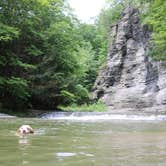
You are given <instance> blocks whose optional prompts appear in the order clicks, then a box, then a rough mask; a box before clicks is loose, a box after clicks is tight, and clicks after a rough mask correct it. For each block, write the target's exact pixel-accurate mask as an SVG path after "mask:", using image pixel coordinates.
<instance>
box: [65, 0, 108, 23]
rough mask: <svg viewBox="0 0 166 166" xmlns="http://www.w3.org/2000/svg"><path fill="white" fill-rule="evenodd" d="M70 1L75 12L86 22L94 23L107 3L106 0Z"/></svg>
mask: <svg viewBox="0 0 166 166" xmlns="http://www.w3.org/2000/svg"><path fill="white" fill-rule="evenodd" d="M68 2H69V4H70V6H71V7H72V9H73V10H74V11H73V12H74V14H75V15H76V16H77V17H78V18H79V19H80V20H82V21H83V22H86V23H93V20H94V18H95V17H96V16H97V15H98V14H99V13H100V10H101V9H102V8H103V7H104V4H105V0H68Z"/></svg>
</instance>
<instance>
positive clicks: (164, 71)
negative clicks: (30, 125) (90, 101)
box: [93, 7, 166, 112]
mask: <svg viewBox="0 0 166 166" xmlns="http://www.w3.org/2000/svg"><path fill="white" fill-rule="evenodd" d="M149 41H150V33H149V32H148V30H147V26H143V27H142V26H141V23H140V21H139V11H138V10H137V9H134V8H132V7H127V8H126V9H125V10H124V11H123V13H122V17H121V19H120V20H119V21H118V22H117V24H116V25H114V26H113V27H112V30H111V33H110V44H109V45H110V48H109V51H108V55H107V61H106V65H105V67H104V68H103V69H101V71H100V72H99V75H98V77H97V79H96V82H95V85H94V88H93V98H94V99H99V100H101V101H103V102H104V103H106V105H107V106H108V109H109V110H110V111H111V110H115V111H116V110H117V111H118V110H122V111H123V110H124V111H125V110H138V111H150V112H153V111H163V112H164V111H166V63H161V62H155V61H153V60H151V59H150V57H148V55H147V53H148V50H149V49H150V47H149Z"/></svg>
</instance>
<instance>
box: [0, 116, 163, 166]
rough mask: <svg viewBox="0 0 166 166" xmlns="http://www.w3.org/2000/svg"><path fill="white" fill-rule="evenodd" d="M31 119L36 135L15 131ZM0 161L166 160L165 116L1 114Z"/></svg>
mask: <svg viewBox="0 0 166 166" xmlns="http://www.w3.org/2000/svg"><path fill="white" fill-rule="evenodd" d="M22 124H30V125H31V126H32V127H33V128H34V129H35V134H34V135H28V136H25V137H18V136H16V135H15V131H16V130H17V128H18V127H19V126H20V125H22ZM0 165H1V166H23V165H25V166H166V121H165V120H164V119H163V118H159V119H155V118H154V117H153V118H152V119H148V118H144V119H141V118H140V119H138V118H136V117H135V120H131V119H125V120H124V119H123V118H119V119H118V118H114V119H113V118H108V117H107V118H106V119H104V118H97V119H96V120H94V119H93V118H92V117H91V118H90V119H87V118H83V119H77V120H76V118H75V119H74V118H73V119H72V118H71V117H70V118H67V117H65V118H60V119H57V118H55V119H53V120H48V119H47V120H46V119H19V118H18V119H0Z"/></svg>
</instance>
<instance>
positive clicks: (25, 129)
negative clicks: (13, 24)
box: [17, 125, 34, 134]
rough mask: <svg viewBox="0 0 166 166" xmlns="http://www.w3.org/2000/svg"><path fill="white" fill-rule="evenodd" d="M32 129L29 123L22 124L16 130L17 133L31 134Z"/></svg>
mask: <svg viewBox="0 0 166 166" xmlns="http://www.w3.org/2000/svg"><path fill="white" fill-rule="evenodd" d="M33 133H34V130H33V129H32V127H31V126H29V125H22V126H21V127H20V128H19V129H18V130H17V134H33Z"/></svg>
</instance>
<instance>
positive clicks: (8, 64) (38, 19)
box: [0, 0, 166, 110]
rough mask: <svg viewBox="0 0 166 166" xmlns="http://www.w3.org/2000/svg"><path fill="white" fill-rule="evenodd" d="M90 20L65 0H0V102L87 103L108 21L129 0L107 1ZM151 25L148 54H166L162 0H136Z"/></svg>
mask: <svg viewBox="0 0 166 166" xmlns="http://www.w3.org/2000/svg"><path fill="white" fill-rule="evenodd" d="M107 3H108V4H107V7H106V8H104V9H103V10H102V11H101V14H100V15H99V17H98V18H97V19H96V23H95V24H93V25H89V24H85V23H81V22H80V21H79V20H77V18H76V17H75V16H74V15H73V14H72V10H71V8H70V7H69V5H68V3H67V2H66V1H64V0H1V1H0V108H8V109H15V110H17V109H26V108H35V109H55V108H56V107H57V106H58V105H59V104H61V105H69V104H71V103H76V104H83V103H89V100H90V91H91V89H92V87H93V84H94V81H95V79H96V76H97V73H98V70H99V68H100V66H101V65H102V64H103V62H104V60H105V57H106V52H107V42H108V36H109V31H110V26H111V25H112V24H114V23H115V22H116V21H117V19H119V17H120V13H121V11H122V10H123V8H124V6H125V5H128V4H129V3H130V2H128V1H125V0H124V1H111V2H109V1H108V2H107ZM132 3H133V4H134V5H137V6H138V7H139V8H143V7H142V6H145V5H146V8H143V9H144V10H142V15H141V16H142V20H143V23H147V24H149V28H150V30H151V31H153V45H154V49H153V50H152V55H153V56H154V57H155V58H156V59H160V60H161V59H163V60H164V59H165V58H166V56H165V39H166V29H165V28H166V21H165V9H166V1H163V0H158V1H155V0H147V1H143V0H142V1H141V0H135V1H133V2H132Z"/></svg>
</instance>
